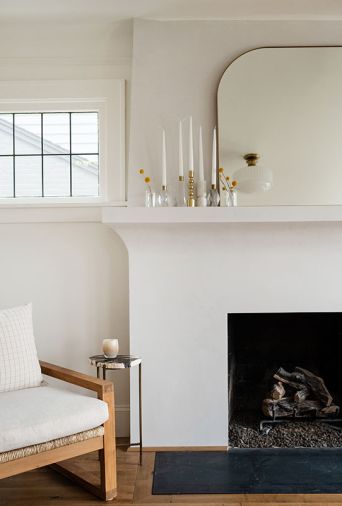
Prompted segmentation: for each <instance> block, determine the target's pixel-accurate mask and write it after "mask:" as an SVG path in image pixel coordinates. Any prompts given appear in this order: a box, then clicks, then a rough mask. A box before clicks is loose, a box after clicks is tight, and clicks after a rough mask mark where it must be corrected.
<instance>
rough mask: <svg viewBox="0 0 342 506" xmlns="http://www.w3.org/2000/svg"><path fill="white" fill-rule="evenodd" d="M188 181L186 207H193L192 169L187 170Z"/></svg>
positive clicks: (193, 183) (193, 186)
mask: <svg viewBox="0 0 342 506" xmlns="http://www.w3.org/2000/svg"><path fill="white" fill-rule="evenodd" d="M188 181H189V182H188V198H187V206H188V207H195V206H196V200H195V181H194V173H193V171H192V170H189V175H188Z"/></svg>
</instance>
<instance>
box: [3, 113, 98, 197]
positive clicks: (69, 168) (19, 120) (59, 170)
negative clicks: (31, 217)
mask: <svg viewBox="0 0 342 506" xmlns="http://www.w3.org/2000/svg"><path fill="white" fill-rule="evenodd" d="M98 195H99V132H98V113H97V112H78V111H77V112H43V113H26V112H25V113H10V114H9V113H5V114H0V197H2V198H9V197H75V196H77V197H95V196H98Z"/></svg>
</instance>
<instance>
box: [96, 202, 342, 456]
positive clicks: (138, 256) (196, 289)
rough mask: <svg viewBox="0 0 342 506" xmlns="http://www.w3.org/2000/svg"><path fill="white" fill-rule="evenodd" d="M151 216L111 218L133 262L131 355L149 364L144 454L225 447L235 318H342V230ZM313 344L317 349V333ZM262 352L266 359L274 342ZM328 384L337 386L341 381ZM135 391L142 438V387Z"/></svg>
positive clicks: (134, 424) (134, 429)
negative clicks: (231, 318)
mask: <svg viewBox="0 0 342 506" xmlns="http://www.w3.org/2000/svg"><path fill="white" fill-rule="evenodd" d="M146 211H147V210H144V209H135V215H136V216H138V215H139V213H140V212H142V213H141V214H140V218H134V219H127V212H129V209H126V210H122V211H117V210H107V211H106V210H104V215H103V222H104V223H107V224H108V225H110V226H111V227H112V228H113V229H114V230H115V232H116V233H118V234H119V236H120V237H121V238H122V239H123V241H124V243H125V244H126V246H127V249H128V254H129V292H130V295H129V297H130V299H129V303H130V350H131V352H132V353H134V354H137V355H140V356H141V357H142V359H143V364H144V368H143V407H144V417H143V419H144V424H143V440H144V446H145V447H152V448H154V447H158V448H160V447H173V448H174V447H184V448H186V447H203V448H207V447H210V448H211V449H212V448H213V449H225V448H227V447H228V444H229V441H228V420H229V417H230V416H231V413H229V409H228V405H229V404H228V374H229V372H230V371H229V366H228V352H229V349H228V341H229V340H228V332H227V328H228V327H227V315H232V314H241V313H250V314H255V313H271V314H272V313H279V314H284V313H298V312H300V313H324V312H336V313H339V312H341V309H342V302H341V286H342V271H341V269H340V258H341V251H342V228H341V224H340V223H339V222H332V221H324V222H319V221H316V219H313V220H312V221H309V222H304V221H300V220H298V221H294V220H288V222H286V221H285V220H284V221H283V222H264V223H261V222H257V223H251V222H243V223H239V222H225V223H215V222H211V223H204V222H198V223H191V219H192V218H189V219H188V221H187V222H186V220H185V222H184V223H170V221H172V213H173V211H175V212H176V214H177V212H178V210H176V209H175V210H168V213H169V218H168V219H169V222H168V223H167V222H166V220H165V222H164V223H160V222H159V223H158V220H154V219H150V218H151V216H150V218H146V217H147V214H146ZM148 211H151V212H153V210H148ZM196 211H197V210H191V209H190V210H185V211H184V210H183V211H182V212H187V213H188V214H189V213H192V212H194V213H195V212H196ZM220 211H221V212H225V211H224V210H220ZM123 212H125V213H126V214H123ZM179 212H180V211H179ZM217 212H219V210H217ZM249 212H250V214H252V209H250V210H249ZM270 212H271V211H270ZM120 213H121V214H120ZM144 213H145V214H144ZM317 213H318V214H319V208H317ZM141 216H143V217H141ZM192 216H196V214H194V215H192ZM175 221H176V220H175ZM228 318H229V317H228ZM281 337H282V340H281V341H283V338H284V336H283V335H281ZM235 338H236V336H235ZM259 338H260V336H259ZM238 339H240V337H239V336H238ZM255 339H258V335H257V334H256V336H255ZM300 339H301V336H298V343H300ZM303 339H304V341H303V342H305V346H306V347H308V348H310V339H311V337H310V333H308V335H306V336H304V337H303ZM322 339H325V337H324V336H322ZM229 342H231V341H229ZM336 342H338V339H337V341H336ZM252 349H253V351H254V352H255V355H256V356H257V355H258V353H259V356H260V359H261V360H262V359H263V358H265V356H264V351H265V345H264V344H263V345H260V350H259V348H258V345H257V342H254V343H253V346H252ZM280 349H282V350H284V342H283V343H282V344H281V343H280ZM258 350H259V351H258ZM332 357H333V353H332ZM335 361H336V357H335ZM275 362H277V361H275ZM293 362H294V365H303V366H304V367H305V365H307V364H304V363H302V364H300V363H297V361H296V358H294V360H293ZM277 363H278V362H277ZM278 365H279V366H281V365H286V364H284V363H283V361H282V360H281V359H280V360H279V364H278ZM334 368H337V364H336V367H334ZM328 369H329V367H328ZM323 372H324V371H323ZM322 375H323V374H322ZM325 379H326V381H327V383H328V384H329V382H330V380H331V376H330V377H327V378H325ZM334 386H336V385H334ZM131 388H132V389H131V438H132V440H135V439H136V438H137V434H138V413H137V398H136V389H135V385H134V381H132V387H131ZM334 393H336V392H334ZM336 403H338V402H337V399H336Z"/></svg>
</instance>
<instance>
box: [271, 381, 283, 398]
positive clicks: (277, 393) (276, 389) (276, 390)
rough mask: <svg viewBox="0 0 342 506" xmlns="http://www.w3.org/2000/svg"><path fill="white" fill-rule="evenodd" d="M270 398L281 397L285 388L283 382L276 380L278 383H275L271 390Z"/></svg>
mask: <svg viewBox="0 0 342 506" xmlns="http://www.w3.org/2000/svg"><path fill="white" fill-rule="evenodd" d="M270 395H271V399H273V400H275V401H278V400H279V399H282V398H283V397H284V396H285V388H284V386H283V384H282V383H281V382H280V381H278V383H275V384H274V385H273V387H272V390H271V394H270Z"/></svg>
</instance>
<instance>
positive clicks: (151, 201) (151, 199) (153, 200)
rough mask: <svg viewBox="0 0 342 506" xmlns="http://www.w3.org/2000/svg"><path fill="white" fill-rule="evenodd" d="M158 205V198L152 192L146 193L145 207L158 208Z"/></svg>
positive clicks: (147, 191)
mask: <svg viewBox="0 0 342 506" xmlns="http://www.w3.org/2000/svg"><path fill="white" fill-rule="evenodd" d="M157 203H158V196H157V194H156V193H155V192H153V191H152V190H146V192H145V207H156V206H157Z"/></svg>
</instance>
